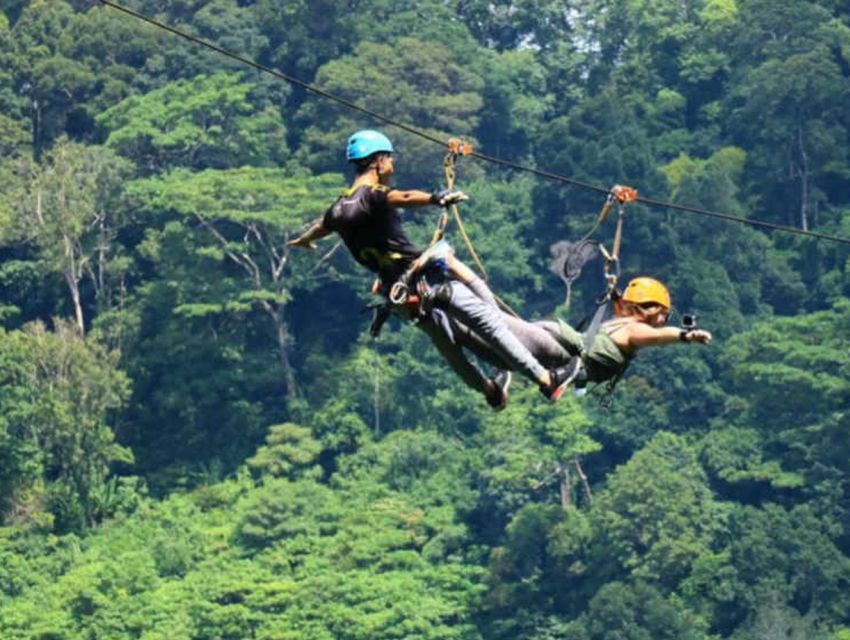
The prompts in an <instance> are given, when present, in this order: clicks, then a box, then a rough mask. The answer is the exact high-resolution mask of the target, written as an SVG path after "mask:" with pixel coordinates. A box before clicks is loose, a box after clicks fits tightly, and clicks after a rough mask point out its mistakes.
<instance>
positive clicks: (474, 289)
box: [287, 130, 567, 409]
mask: <svg viewBox="0 0 850 640" xmlns="http://www.w3.org/2000/svg"><path fill="white" fill-rule="evenodd" d="M345 157H346V160H348V161H349V162H350V163H352V164H353V165H354V169H355V174H356V175H355V178H354V181H353V183H352V184H351V186H350V187H349V188H348V189H347V190H346V191H345V192H343V194H342V195H340V196H339V198H337V200H336V201H335V202H334V203H333V204H332V205H331V206H330V207H329V208H328V209H327V211H325V213H324V215H323V216H322V217H321V218H319V219H318V220H316V221H315V222H314V223H313V224H312V225H311V226H310V227H309V228H308V229H307V231H305V232H304V233H303V234H302V235H300V236H299V237H298V238H295V239H293V240H291V241H289V242H288V243H287V245H288V246H290V247H302V248H305V249H315V247H316V245H315V241H316V240H319V239H320V238H324V237H326V236H328V235H330V234H332V233H337V234H339V236H340V237H341V238H342V240H343V242H344V243H345V246H346V247H347V248H348V250H349V252H350V253H351V255H352V256H353V257H354V259H355V260H356V261H357V262H358V263H360V264H361V265H363V266H364V267H366V268H367V269H369V270H370V271H372V272H373V273H375V274H377V276H378V282H379V284H378V286H377V288H376V289H377V290H378V291H379V292H381V293H383V294H384V295H386V296H387V297H388V298H390V299H391V300H392V303H393V304H392V306H393V309H394V311H397V312H399V313H400V314H401V315H405V314H409V315H411V316H413V317H414V318H415V319H416V321H417V326H419V327H420V328H421V329H422V330H423V331H425V333H427V334H428V336H429V337H430V339H431V341H432V342H433V344H434V345H435V346H436V347H437V349H438V350H439V351H440V353H441V354H442V355H443V357H444V358H445V359H446V361H447V362H448V363H449V364H450V366H451V367H452V369H453V370H454V371H455V372H456V373H457V374H458V375H459V376H460V378H461V379H462V380H463V381H464V382H465V383H466V384H467V385H468V386H469V387H471V388H473V389H475V390H477V391H479V392H481V393H482V394H483V395H484V396H485V398H486V399H487V402H488V403H489V404H490V405H491V406H492V407H493V408H495V409H501V408H503V407H504V406H505V404H506V403H507V389H508V385H509V384H510V373H509V372H508V371H500V372H499V373H497V375H495V376H494V377H492V378H490V377H487V376H486V375H484V373H483V372H482V371H481V370H480V369H479V368H478V367H477V366H476V365H475V364H474V363H473V362H471V361H470V360H469V359H468V358H467V357H466V355H465V353H464V351H463V347H462V345H461V342H460V341H459V337H458V336H457V335H456V334H455V331H454V330H453V323H455V326H456V323H461V324H462V325H464V326H467V327H470V328H471V329H472V330H473V331H475V333H476V334H477V335H478V336H479V337H480V338H481V339H482V340H484V341H485V342H486V344H487V345H488V346H489V347H490V348H491V349H492V350H493V351H494V352H495V353H498V354H499V357H500V360H501V361H502V362H505V363H507V364H508V365H509V366H508V367H507V368H508V369H511V370H515V371H518V372H520V373H522V374H524V375H525V376H526V377H528V378H530V379H531V380H533V381H534V382H535V383H537V385H538V386H539V388H540V390H541V392H542V393H543V395H544V396H546V397H547V398H549V399H550V400H552V401H556V400H557V399H558V398H560V396H561V394H562V393H563V391H564V389H565V388H566V377H567V374H566V373H562V372H560V371H559V370H557V369H555V370H549V369H547V368H546V367H544V366H543V365H542V364H540V362H538V360H537V359H536V358H535V357H534V356H533V355H532V353H531V352H530V351H529V350H528V348H527V347H526V346H524V345H523V344H522V342H520V340H519V339H517V337H516V336H515V335H514V334H513V333H512V332H511V331H510V330H509V328H508V326H507V324H506V323H505V321H504V319H503V317H502V314H501V313H500V312H499V310H498V308H497V307H496V306H495V304H493V302H492V301H493V294H492V292H490V290H489V288H488V287H487V285H486V284H485V283H484V282H483V281H482V280H481V279H480V278H479V277H477V276H476V275H475V274H474V272H473V271H472V270H471V269H469V268H468V267H466V265H464V264H463V263H462V262H461V261H460V260H458V259H457V258H456V257H455V256H454V253H453V252H452V251H451V249H450V248H448V245H446V244H445V243H439V244H438V245H437V246H436V247H433V248H431V249H429V250H427V251H426V252H424V253H423V251H422V250H420V249H418V248H417V247H416V246H415V245H414V244H413V243H412V242H411V241H410V240H409V238H408V237H407V235H406V233H405V232H404V228H403V225H402V220H401V216H400V214H399V212H398V210H397V207H402V208H405V209H415V208H420V207H426V206H432V205H437V206H443V207H445V206H448V205H450V204H454V203H457V202H460V201H462V200H466V199H467V196H466V195H465V194H464V193H463V192H461V191H440V192H438V193H431V192H427V191H418V190H400V189H395V188H393V187H391V186H390V179H391V178H392V175H393V172H394V164H393V145H392V143H391V142H390V140H389V139H388V138H387V137H386V136H385V135H384V134H382V133H380V132H378V131H373V130H362V131H358V132H356V133H354V134H353V135H352V136H351V137H349V139H348V144H347V147H346V153H345ZM399 285H402V286H403V288H402V289H401V290H402V291H405V292H406V291H407V290H408V289H409V290H410V291H414V292H416V295H412V296H407V295H402V296H399V295H391V294H390V292H391V291H394V290H396V289H394V287H398V286H399ZM411 301H413V302H411ZM411 304H415V306H416V309H415V311H410V306H411Z"/></svg>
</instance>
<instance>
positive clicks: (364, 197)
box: [322, 185, 421, 282]
mask: <svg viewBox="0 0 850 640" xmlns="http://www.w3.org/2000/svg"><path fill="white" fill-rule="evenodd" d="M388 192H389V189H388V188H387V187H385V186H383V185H374V186H368V185H364V186H362V187H359V188H357V189H356V190H355V191H353V192H348V193H345V194H343V195H341V196H340V197H339V199H337V201H336V202H334V203H333V205H331V207H330V208H329V209H328V210H327V211H326V212H325V215H324V217H323V218H322V226H323V227H324V228H325V229H328V230H329V231H335V232H337V233H338V234H339V235H340V236H341V237H342V240H343V242H345V246H346V247H348V250H349V251H350V252H351V255H352V256H354V259H355V260H357V262H359V263H360V264H362V265H363V266H364V267H366V268H367V269H369V270H370V271H373V272H374V273H377V274H378V275H379V276H380V277H381V279H382V280H383V281H384V282H394V281H395V280H397V279H398V277H399V276H400V275H401V274H402V273H404V271H405V270H406V269H407V267H408V266H409V265H410V263H411V262H412V261H413V260H414V259H416V258H417V257H418V256H419V254H420V253H421V251H420V250H419V249H417V248H416V247H415V246H414V245H413V243H412V242H411V241H410V240H409V239H408V237H407V235H406V234H405V233H404V229H403V228H402V224H401V215H400V214H399V212H398V211H397V210H396V209H394V208H392V207H390V206H389V203H388V202H387V193H388Z"/></svg>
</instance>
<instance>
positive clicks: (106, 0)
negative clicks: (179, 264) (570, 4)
mask: <svg viewBox="0 0 850 640" xmlns="http://www.w3.org/2000/svg"><path fill="white" fill-rule="evenodd" d="M96 1H97V2H99V3H100V4H102V5H104V6H107V7H111V8H113V9H115V10H116V11H120V12H122V13H125V14H127V15H129V16H132V17H133V18H136V19H137V20H141V21H143V22H146V23H148V24H150V25H152V26H154V27H157V28H158V29H162V30H164V31H168V32H169V33H171V34H173V35H176V36H178V37H180V38H183V39H185V40H188V41H190V42H193V43H194V44H197V45H199V46H201V47H204V48H206V49H209V50H211V51H215V52H216V53H218V54H220V55H222V56H225V57H227V58H230V59H231V60H235V61H236V62H240V63H242V64H244V65H247V66H249V67H252V68H254V69H256V70H258V71H261V72H263V73H268V74H270V75H272V76H274V77H276V78H279V79H281V80H284V81H286V82H289V83H290V84H293V85H295V86H298V87H301V88H302V89H304V90H306V91H309V92H311V93H314V94H316V95H317V96H321V97H323V98H326V99H328V100H331V101H333V102H336V103H338V104H341V105H343V106H345V107H347V108H349V109H352V110H354V111H358V112H360V113H362V114H364V115H367V116H369V117H370V118H374V119H375V120H377V121H379V122H382V123H384V124H387V125H390V126H393V127H396V128H398V129H401V130H402V131H407V132H408V133H411V134H413V135H415V136H418V137H420V138H423V139H424V140H428V141H430V142H433V143H434V144H438V145H440V146H441V147H445V141H444V140H441V139H439V138H437V137H436V136H433V135H431V134H429V133H427V132H425V131H422V130H420V129H417V128H416V127H411V126H410V125H408V124H405V123H403V122H399V121H398V120H394V119H393V118H388V117H387V116H385V115H382V114H380V113H377V112H375V111H372V110H371V109H367V108H366V107H363V106H361V105H359V104H356V103H355V102H352V101H350V100H346V99H345V98H341V97H339V96H336V95H334V94H331V93H328V92H327V91H323V90H322V89H319V88H318V87H316V86H315V85H312V84H310V83H308V82H304V81H303V80H299V79H298V78H296V77H294V76H291V75H289V74H287V73H283V72H282V71H278V70H277V69H272V68H271V67H267V66H265V65H262V64H260V63H258V62H256V61H254V60H251V59H250V58H245V57H243V56H240V55H238V54H236V53H233V52H232V51H228V50H227V49H223V48H222V47H219V46H217V45H215V44H213V43H211V42H208V41H206V40H204V39H202V38H199V37H197V36H194V35H192V34H190V33H186V32H185V31H181V30H180V29H176V28H175V27H172V26H169V25H167V24H165V23H163V22H160V21H158V20H156V19H154V18H151V17H149V16H146V15H144V14H142V13H139V12H137V11H133V10H132V9H129V8H127V7H124V6H122V5H120V4H117V3H115V2H112V1H111V0H96ZM468 155H470V156H472V157H475V158H478V159H479V160H483V161H484V162H489V163H492V164H497V165H501V166H503V167H508V168H510V169H513V170H514V171H519V172H524V173H530V174H533V175H536V176H539V177H541V178H546V179H547V180H553V181H556V182H561V183H563V184H568V185H571V186H574V187H580V188H582V189H587V190H589V191H595V192H596V193H603V194H607V193H608V192H609V189H607V188H605V187H600V186H598V185H595V184H591V183H589V182H583V181H581V180H576V179H574V178H569V177H567V176H563V175H560V174H557V173H552V172H549V171H544V170H541V169H536V168H534V167H529V166H527V165H522V164H519V163H516V162H512V161H510V160H505V159H502V158H497V157H495V156H490V155H486V154H484V153H480V152H477V151H471V152H469V153H468ZM637 201H638V202H642V203H643V204H645V205H647V206H648V207H655V208H666V209H675V210H678V211H682V212H686V213H692V214H694V215H701V216H707V217H711V218H719V219H721V220H727V221H730V222H740V223H743V224H748V225H750V226H754V227H762V228H765V229H773V230H776V231H782V232H785V233H793V234H796V235H801V236H806V237H809V238H815V239H819V240H827V241H830V242H837V243H839V244H845V245H849V246H850V238H844V237H841V236H836V235H831V234H828V233H820V232H817V231H809V230H808V229H800V228H799V227H791V226H787V225H781V224H776V223H773V222H766V221H763V220H751V219H747V218H740V217H738V216H733V215H730V214H727V213H722V212H719V211H712V210H710V209H702V208H700V207H693V206H688V205H680V204H674V203H672V202H664V201H662V200H653V199H650V198H642V197H641V198H638V199H637Z"/></svg>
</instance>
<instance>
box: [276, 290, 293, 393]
mask: <svg viewBox="0 0 850 640" xmlns="http://www.w3.org/2000/svg"><path fill="white" fill-rule="evenodd" d="M270 315H271V317H272V320H274V325H275V332H276V335H277V348H278V354H279V357H280V364H281V366H282V367H283V380H284V383H285V384H286V397H287V399H289V400H294V399H295V397H296V393H297V387H296V384H295V372H294V371H293V370H292V363H291V362H290V361H289V339H288V338H287V331H286V321H285V320H284V319H283V314H282V313H281V310H280V309H279V308H277V307H273V308H272V309H271V310H270Z"/></svg>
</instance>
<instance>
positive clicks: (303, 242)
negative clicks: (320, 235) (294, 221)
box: [286, 236, 316, 251]
mask: <svg viewBox="0 0 850 640" xmlns="http://www.w3.org/2000/svg"><path fill="white" fill-rule="evenodd" d="M286 246H287V247H301V248H302V249H309V250H310V251H315V249H316V243H315V242H313V241H312V240H308V239H307V237H306V236H301V237H299V238H295V239H294V240H290V241H289V242H287V243H286Z"/></svg>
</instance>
